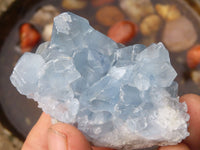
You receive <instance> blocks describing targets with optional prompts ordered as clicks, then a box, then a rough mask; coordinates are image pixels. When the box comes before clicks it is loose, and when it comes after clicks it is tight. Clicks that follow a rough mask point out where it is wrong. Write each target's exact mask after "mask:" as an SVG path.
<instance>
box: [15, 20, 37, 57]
mask: <svg viewBox="0 0 200 150" xmlns="http://www.w3.org/2000/svg"><path fill="white" fill-rule="evenodd" d="M19 34H20V47H21V52H22V53H24V52H29V51H31V50H32V48H33V47H35V46H36V45H37V44H38V42H39V41H40V39H41V36H40V33H39V32H38V31H37V30H36V29H35V28H34V27H33V26H32V25H31V24H29V23H24V24H23V25H21V27H20V33H19Z"/></svg>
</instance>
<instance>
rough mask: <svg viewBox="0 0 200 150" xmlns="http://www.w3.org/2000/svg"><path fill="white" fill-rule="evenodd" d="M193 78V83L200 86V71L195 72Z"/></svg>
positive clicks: (192, 73) (192, 74)
mask: <svg viewBox="0 0 200 150" xmlns="http://www.w3.org/2000/svg"><path fill="white" fill-rule="evenodd" d="M191 78H192V81H193V82H194V83H196V84H200V71H198V70H193V71H192V72H191Z"/></svg>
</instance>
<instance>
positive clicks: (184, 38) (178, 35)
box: [162, 16, 197, 52]
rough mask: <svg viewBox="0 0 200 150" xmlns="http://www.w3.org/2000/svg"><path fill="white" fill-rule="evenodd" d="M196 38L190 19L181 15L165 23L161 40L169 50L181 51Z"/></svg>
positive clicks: (188, 46) (192, 43)
mask: <svg viewBox="0 0 200 150" xmlns="http://www.w3.org/2000/svg"><path fill="white" fill-rule="evenodd" d="M196 40H197V32H196V31H195V28H194V26H193V24H192V23H191V21H190V20H188V19H187V18H186V17H185V16H182V17H180V18H178V19H176V20H173V21H169V22H167V23H166V25H165V27H164V31H163V35H162V41H163V42H164V44H165V45H166V46H167V47H168V49H169V51H171V52H181V51H184V50H186V49H188V48H190V47H191V46H192V45H194V43H195V42H196Z"/></svg>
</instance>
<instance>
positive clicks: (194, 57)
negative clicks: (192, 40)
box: [187, 45, 200, 69]
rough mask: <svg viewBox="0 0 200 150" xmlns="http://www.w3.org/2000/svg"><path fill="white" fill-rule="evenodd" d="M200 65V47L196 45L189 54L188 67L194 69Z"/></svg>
mask: <svg viewBox="0 0 200 150" xmlns="http://www.w3.org/2000/svg"><path fill="white" fill-rule="evenodd" d="M199 63H200V45H195V46H194V47H192V48H191V49H190V50H189V51H188V52H187V65H188V67H189V68H191V69H194V68H196V67H197V66H198V64H199Z"/></svg>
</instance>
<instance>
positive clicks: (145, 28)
mask: <svg viewBox="0 0 200 150" xmlns="http://www.w3.org/2000/svg"><path fill="white" fill-rule="evenodd" d="M161 22H162V21H161V19H160V17H159V16H158V15H155V14H153V15H149V16H147V17H145V18H144V19H143V20H142V22H141V24H140V31H141V33H142V34H143V35H145V36H148V35H151V34H152V33H155V32H156V31H158V30H159V29H160V26H161Z"/></svg>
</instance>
